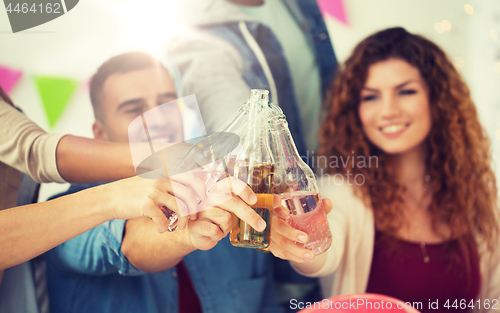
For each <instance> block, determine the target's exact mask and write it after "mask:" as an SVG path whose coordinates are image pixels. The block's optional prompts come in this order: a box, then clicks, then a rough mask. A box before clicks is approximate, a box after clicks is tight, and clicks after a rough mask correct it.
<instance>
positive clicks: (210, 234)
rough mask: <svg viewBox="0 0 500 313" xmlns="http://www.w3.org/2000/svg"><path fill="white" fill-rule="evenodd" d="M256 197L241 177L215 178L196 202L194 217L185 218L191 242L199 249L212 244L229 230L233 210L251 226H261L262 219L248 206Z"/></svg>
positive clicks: (263, 226)
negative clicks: (217, 180) (208, 189)
mask: <svg viewBox="0 0 500 313" xmlns="http://www.w3.org/2000/svg"><path fill="white" fill-rule="evenodd" d="M234 194H238V195H237V196H236V195H234ZM256 201H257V197H256V196H255V194H254V192H253V191H252V189H250V187H248V185H246V184H245V183H244V182H242V181H241V180H239V179H237V178H234V177H229V178H226V179H223V180H221V181H219V182H218V183H217V184H215V185H214V187H213V188H212V190H210V192H209V193H208V196H207V199H206V200H205V201H202V202H201V203H200V205H199V211H201V212H200V213H198V218H197V219H196V220H189V222H188V229H189V232H190V239H191V243H192V245H193V246H194V247H195V248H196V249H200V250H209V249H212V248H213V247H215V245H216V244H217V243H218V242H219V241H220V240H221V239H222V238H224V237H226V236H227V234H229V232H230V231H231V226H232V219H233V218H234V217H233V214H234V215H235V216H237V217H239V218H241V219H242V220H244V221H245V222H247V223H248V224H250V226H252V227H253V228H254V229H257V230H259V231H262V230H264V229H265V227H266V223H265V221H264V220H263V219H262V218H261V217H260V216H259V215H258V214H257V213H256V212H255V211H254V210H253V209H252V208H251V207H250V206H249V205H252V204H255V203H256ZM277 205H278V203H277Z"/></svg>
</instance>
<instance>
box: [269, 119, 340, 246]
mask: <svg viewBox="0 0 500 313" xmlns="http://www.w3.org/2000/svg"><path fill="white" fill-rule="evenodd" d="M269 126H270V127H269V128H270V135H271V136H270V137H271V138H272V144H271V147H272V151H273V155H274V159H275V165H276V169H275V176H274V179H275V182H274V188H275V193H276V194H279V195H280V196H281V203H282V205H283V206H285V207H286V208H288V210H289V211H290V217H289V218H288V219H287V223H288V224H289V225H290V226H292V227H293V228H295V229H298V230H300V231H303V232H305V233H307V235H308V236H309V240H308V242H307V243H305V244H303V246H304V248H306V249H309V250H312V251H313V252H314V253H315V254H316V255H318V254H320V253H323V252H325V251H326V250H328V248H329V247H330V245H331V243H332V233H331V231H330V227H329V225H328V220H327V218H326V214H325V209H324V207H323V205H322V201H321V197H320V194H319V190H318V184H317V182H316V177H315V176H314V173H313V171H312V170H311V168H310V167H309V166H308V165H307V164H306V163H305V162H304V161H303V160H302V158H301V157H300V155H299V153H298V151H297V148H296V147H295V143H294V141H293V138H292V135H291V134H290V130H289V129H288V123H287V121H286V118H285V115H283V114H279V112H277V111H273V114H272V116H271V118H270V119H269Z"/></svg>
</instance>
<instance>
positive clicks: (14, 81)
mask: <svg viewBox="0 0 500 313" xmlns="http://www.w3.org/2000/svg"><path fill="white" fill-rule="evenodd" d="M266 1H267V2H268V3H267V4H265V6H269V5H271V4H272V2H273V1H279V0H266ZM318 3H319V5H320V7H321V8H322V9H323V14H324V16H325V21H326V24H327V26H328V30H329V33H330V37H331V40H332V42H333V46H334V50H335V53H336V55H337V58H338V59H339V61H340V62H341V61H343V60H345V58H346V57H347V56H348V55H349V54H350V52H351V50H352V49H353V48H354V46H355V45H356V44H357V43H358V42H359V41H360V40H362V39H363V38H364V37H366V36H368V35H370V34H371V33H373V32H376V31H378V30H381V29H384V28H387V27H393V26H402V27H405V28H406V29H407V30H408V31H410V32H414V33H418V34H421V35H424V36H425V37H427V38H429V39H431V40H433V41H434V42H436V43H437V44H438V45H440V46H441V47H442V48H443V49H444V50H445V51H446V52H447V53H448V55H449V57H450V59H451V60H452V61H453V62H454V64H455V66H456V67H457V68H458V70H459V71H460V72H461V73H462V75H463V77H464V78H465V80H466V81H467V83H468V84H469V87H470V89H471V93H472V98H473V99H474V101H475V103H476V106H477V108H478V112H479V114H480V118H481V121H482V123H483V126H484V128H485V130H486V132H487V133H488V135H489V137H490V138H491V143H492V154H493V160H494V169H495V172H496V174H497V178H500V38H499V37H500V0H468V1H462V0H439V1H436V0H377V1H366V0H318ZM264 9H265V8H264ZM182 30H183V27H182V21H181V20H179V17H178V14H176V10H175V7H174V5H173V3H172V1H171V0H81V1H80V2H79V3H78V5H77V6H76V7H75V8H73V9H72V10H71V11H70V12H67V13H66V14H64V15H63V16H61V17H59V18H57V19H55V20H53V21H50V22H48V23H46V24H42V25H40V26H37V27H35V28H32V29H28V30H26V31H22V32H19V33H12V31H11V27H10V24H9V20H8V16H7V13H6V11H5V10H3V9H1V10H0V84H2V86H3V87H4V89H7V90H8V92H9V94H10V96H11V97H12V99H13V100H14V102H15V103H16V105H18V106H19V107H20V108H21V109H22V110H23V111H24V113H25V114H26V115H27V116H28V117H29V118H31V119H32V120H33V121H35V122H36V123H37V124H38V125H40V126H41V127H42V128H44V129H45V130H47V131H49V132H56V133H69V134H74V135H80V136H86V137H92V136H93V135H92V123H93V122H94V116H93V111H92V107H91V104H90V99H89V96H88V80H89V78H90V77H91V76H92V74H93V73H94V72H95V71H96V69H97V67H98V66H100V65H101V64H102V63H103V62H104V61H106V60H107V59H109V58H110V57H111V56H114V55H117V54H120V53H124V52H129V51H138V50H139V51H145V52H148V53H150V54H152V55H153V56H155V57H157V58H159V59H160V60H162V61H165V51H166V48H167V42H168V40H169V38H171V37H172V36H175V35H176V34H178V33H180V32H182ZM66 188H67V186H65V185H61V184H44V185H43V186H42V189H41V193H40V199H39V200H40V201H42V200H45V199H47V198H48V197H49V196H50V195H53V194H54V193H57V192H59V191H63V190H65V189H66Z"/></svg>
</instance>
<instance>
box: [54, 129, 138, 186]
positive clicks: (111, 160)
mask: <svg viewBox="0 0 500 313" xmlns="http://www.w3.org/2000/svg"><path fill="white" fill-rule="evenodd" d="M56 160H57V169H58V170H59V173H60V175H61V176H62V178H63V179H64V180H66V181H67V182H70V183H76V182H78V183H94V182H105V181H114V180H118V179H122V178H127V177H132V176H135V170H134V165H133V162H132V158H131V155H130V147H129V144H128V143H112V142H106V141H100V140H95V139H90V138H83V137H77V136H71V135H67V136H64V137H62V138H61V140H60V141H59V144H58V145H57V150H56Z"/></svg>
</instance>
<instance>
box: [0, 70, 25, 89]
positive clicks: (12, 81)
mask: <svg viewBox="0 0 500 313" xmlns="http://www.w3.org/2000/svg"><path fill="white" fill-rule="evenodd" d="M21 76H23V72H22V71H18V70H14V69H11V68H8V67H6V66H1V65H0V86H2V89H3V90H4V91H5V93H7V94H9V93H10V91H11V90H12V88H14V86H15V85H16V84H17V82H18V81H19V79H20V78H21Z"/></svg>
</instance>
